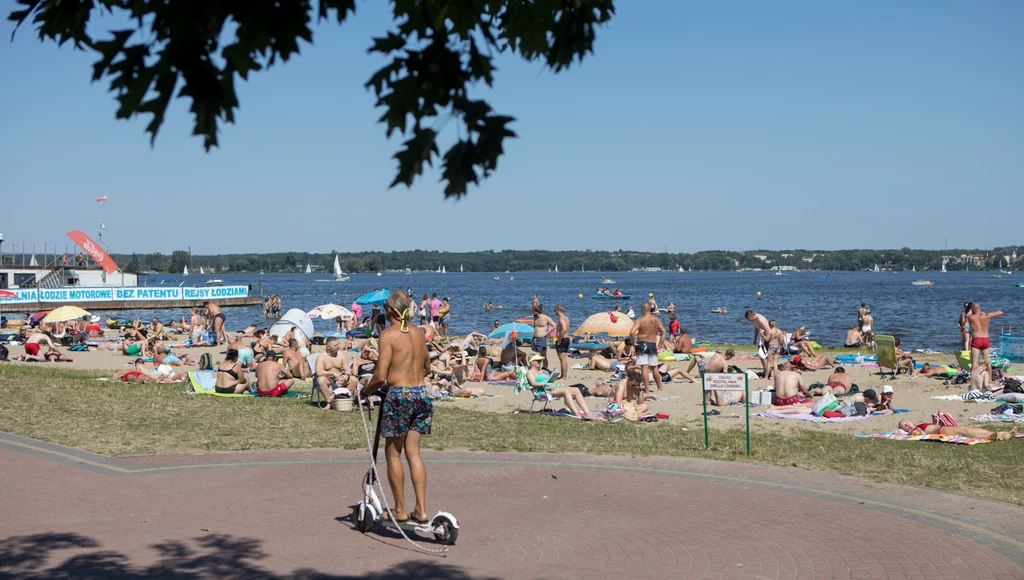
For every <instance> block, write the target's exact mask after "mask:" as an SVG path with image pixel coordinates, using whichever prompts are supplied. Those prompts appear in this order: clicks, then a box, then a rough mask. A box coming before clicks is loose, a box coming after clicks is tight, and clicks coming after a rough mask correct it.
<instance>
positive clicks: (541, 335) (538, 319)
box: [530, 296, 558, 368]
mask: <svg viewBox="0 0 1024 580" xmlns="http://www.w3.org/2000/svg"><path fill="white" fill-rule="evenodd" d="M536 298H537V297H536V296H534V299H536ZM557 327H558V325H557V324H555V321H554V320H551V317H550V316H548V315H547V314H544V306H543V305H542V304H541V303H540V302H534V303H533V341H531V344H530V348H531V349H532V350H533V352H535V353H537V354H539V355H540V356H542V357H544V367H543V368H549V367H548V335H549V334H551V331H552V330H554V329H555V328H557Z"/></svg>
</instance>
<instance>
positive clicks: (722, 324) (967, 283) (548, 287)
mask: <svg viewBox="0 0 1024 580" xmlns="http://www.w3.org/2000/svg"><path fill="white" fill-rule="evenodd" d="M602 275H605V274H601V273H590V272H586V273H581V272H569V273H560V274H553V273H547V272H518V273H513V274H507V273H503V272H501V273H486V274H485V273H465V274H460V273H449V274H436V273H414V274H384V275H382V276H376V275H372V274H353V275H352V276H351V280H350V281H349V282H334V281H333V280H332V281H323V280H321V279H322V278H325V277H326V276H325V275H324V274H319V275H318V274H309V275H305V274H272V275H255V274H252V275H242V274H238V275H231V274H224V275H220V276H219V277H220V278H221V279H223V280H224V283H225V284H252V286H253V289H254V292H255V291H258V290H257V289H258V287H259V286H260V285H262V289H263V293H264V295H269V294H278V295H280V296H281V298H282V301H283V310H288V309H289V308H301V309H303V310H309V309H311V308H313V307H315V306H319V305H321V304H324V303H327V302H334V303H342V304H344V305H345V306H351V303H352V301H353V300H354V299H355V298H357V297H359V296H361V295H363V294H365V293H367V292H370V291H373V290H376V289H379V288H395V287H402V288H410V287H411V288H412V290H413V295H414V296H416V297H422V295H423V294H424V293H427V294H432V293H435V292H436V293H437V294H438V296H439V297H444V296H448V297H450V298H451V303H452V322H451V327H450V332H451V333H452V334H465V333H467V332H469V331H471V330H476V331H481V332H485V331H487V330H488V329H490V327H491V324H492V323H493V322H494V321H495V320H500V321H501V322H503V323H504V322H510V321H512V320H513V319H515V318H519V317H523V316H530V301H531V300H532V298H533V295H534V294H536V295H537V296H538V297H539V298H540V300H541V302H542V303H543V304H544V311H545V312H546V313H548V314H552V311H553V308H554V306H555V304H557V303H562V304H564V305H565V309H566V314H568V316H569V318H570V319H571V320H572V325H573V328H575V326H576V325H578V324H579V323H581V322H582V321H583V320H584V319H585V318H586V317H587V316H589V315H590V314H593V313H595V312H600V311H603V310H610V309H612V308H614V306H615V305H616V304H620V305H621V306H622V310H623V311H625V310H627V307H628V306H633V307H634V309H635V310H636V312H637V314H638V315H639V312H640V304H641V302H642V301H644V300H646V299H647V295H648V293H652V292H653V293H654V295H655V298H656V299H657V301H658V304H659V306H661V307H664V306H665V305H666V304H667V303H668V300H669V299H671V300H673V301H675V303H676V306H677V309H676V316H677V317H678V318H679V320H680V322H681V323H682V325H683V326H684V327H686V328H688V329H689V330H690V333H691V334H692V335H693V336H694V337H695V339H696V340H709V341H712V342H731V343H740V344H746V343H749V342H751V339H752V338H753V330H752V327H751V325H750V323H749V322H747V321H746V320H745V319H744V318H743V313H744V312H745V311H746V310H747V309H748V308H749V309H752V310H755V311H758V312H761V313H762V314H764V315H765V316H767V317H768V318H769V319H775V320H777V321H778V323H779V326H780V327H781V328H783V329H785V330H787V331H793V330H795V329H796V328H798V327H799V326H801V325H804V326H806V327H807V328H808V330H810V332H811V337H812V338H813V339H814V340H816V341H818V342H819V343H821V344H823V345H826V346H834V345H841V344H842V343H843V340H844V338H845V335H846V329H848V328H850V327H851V326H852V325H853V324H854V323H855V322H856V320H857V308H858V307H859V306H860V303H861V302H866V303H867V304H868V307H869V308H871V311H872V315H873V316H874V318H875V324H874V330H875V333H876V334H894V335H896V336H900V337H902V340H903V346H904V347H909V348H911V349H913V348H934V349H938V350H946V351H949V350H953V349H954V348H956V346H957V343H958V342H959V338H960V333H959V330H958V329H957V326H956V321H957V316H958V315H959V312H960V309H961V308H962V305H963V303H964V302H965V301H972V302H977V301H980V302H981V304H982V308H983V309H985V310H996V309H1001V310H1003V311H1004V312H1006V314H1005V315H1004V316H1003V317H1002V318H998V319H996V320H995V321H994V322H993V325H992V329H991V330H992V334H993V335H994V334H995V333H996V332H999V331H1000V330H1004V329H1005V330H1010V329H1011V328H1012V329H1013V330H1020V329H1021V328H1022V327H1024V319H1022V317H1021V314H1022V312H1024V311H1022V309H1021V306H1020V305H1021V301H1022V298H1024V288H1018V287H1017V282H1019V281H1022V280H1024V275H1021V274H1018V273H1016V272H1015V273H1014V274H1012V275H1003V277H1002V279H995V278H991V277H990V276H991V274H990V273H988V272H949V273H945V274H942V273H937V272H935V273H928V275H927V276H926V277H928V278H930V279H931V281H932V282H933V285H932V286H912V285H911V282H912V281H914V280H916V279H918V278H920V277H921V273H912V272H895V273H894V272H881V273H877V274H876V273H871V272H833V273H830V274H828V276H830V277H831V279H830V280H822V279H820V278H819V276H822V275H825V274H823V273H819V272H796V273H792V274H789V275H785V276H774V275H772V274H770V273H767V272H764V273H762V272H700V273H698V272H687V273H676V272H617V273H611V274H607V276H608V277H609V278H611V279H613V280H615V284H602V283H601V282H600V278H601V276H602ZM496 276H497V277H498V278H499V279H498V280H495V279H494V277H496ZM209 277H210V276H196V278H195V280H196V284H198V285H201V284H202V282H203V281H204V280H206V279H207V278H209ZM154 278H155V277H154ZM183 279H184V278H183V277H181V276H177V277H166V275H165V276H164V277H163V284H164V285H169V284H171V285H178V284H179V283H181V281H182V280H183ZM190 280H191V279H190ZM146 283H147V281H146V280H145V278H144V277H143V279H142V280H141V281H140V284H146ZM160 283H161V282H160V281H157V280H150V281H148V285H150V286H159V285H160ZM599 286H611V287H612V288H616V287H617V288H620V289H621V290H622V292H623V293H626V294H631V295H632V299H630V300H626V301H597V300H592V299H591V298H590V296H591V295H592V294H593V293H594V292H595V290H596V289H597V288H598V287H599ZM759 291H760V292H761V297H760V298H759V297H758V296H757V292H759ZM579 294H583V296H584V298H583V299H580V298H578V295H579ZM488 300H489V301H492V302H493V303H494V304H495V305H498V304H501V305H502V306H503V307H504V308H502V309H501V310H498V309H494V310H491V311H490V312H488V311H486V310H485V309H484V308H483V305H484V303H485V302H487V301H488ZM719 306H725V307H727V308H728V310H729V313H728V314H714V313H712V312H711V309H712V308H715V307H719ZM780 306H781V307H782V309H781V310H780V309H779V307H780ZM368 313H369V311H368V309H367V312H366V314H368ZM185 314H187V311H184V310H181V309H169V310H160V311H126V312H122V313H116V314H112V315H111V316H112V317H124V318H135V317H142V318H143V319H144V320H145V319H146V318H149V317H152V316H154V315H155V316H159V317H160V318H161V319H162V320H164V321H166V320H168V319H170V318H177V317H180V316H183V315H185ZM226 314H227V317H228V328H229V329H231V330H235V329H241V328H243V327H245V326H246V325H247V324H249V323H257V324H260V325H262V326H263V327H266V326H268V325H269V322H268V321H266V320H264V319H263V317H262V308H259V307H251V308H230V309H226ZM662 318H663V319H665V320H666V321H667V318H665V316H664V315H662ZM314 324H315V326H316V329H317V330H318V331H324V330H333V322H330V323H329V322H328V321H324V320H319V319H317V320H315V321H314Z"/></svg>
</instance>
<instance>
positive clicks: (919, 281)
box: [910, 279, 932, 286]
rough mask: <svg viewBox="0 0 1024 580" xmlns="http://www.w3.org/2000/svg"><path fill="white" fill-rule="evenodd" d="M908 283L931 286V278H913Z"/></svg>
mask: <svg viewBox="0 0 1024 580" xmlns="http://www.w3.org/2000/svg"><path fill="white" fill-rule="evenodd" d="M910 285H911V286H931V285H932V281H931V280H922V279H917V280H914V281H913V282H911V283H910Z"/></svg>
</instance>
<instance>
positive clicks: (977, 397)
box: [932, 391, 993, 403]
mask: <svg viewBox="0 0 1024 580" xmlns="http://www.w3.org/2000/svg"><path fill="white" fill-rule="evenodd" d="M932 398H933V399H938V400H940V401H964V402H966V403H971V402H975V403H991V402H992V400H993V397H992V394H991V393H982V392H981V391H971V392H969V393H967V394H964V395H940V396H938V397H932Z"/></svg>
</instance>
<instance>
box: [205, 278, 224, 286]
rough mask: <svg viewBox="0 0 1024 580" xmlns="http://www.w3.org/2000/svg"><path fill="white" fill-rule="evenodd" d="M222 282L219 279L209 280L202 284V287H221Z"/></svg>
mask: <svg viewBox="0 0 1024 580" xmlns="http://www.w3.org/2000/svg"><path fill="white" fill-rule="evenodd" d="M223 285H224V280H221V279H220V278H210V279H209V280H207V281H206V282H203V286H223Z"/></svg>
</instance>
